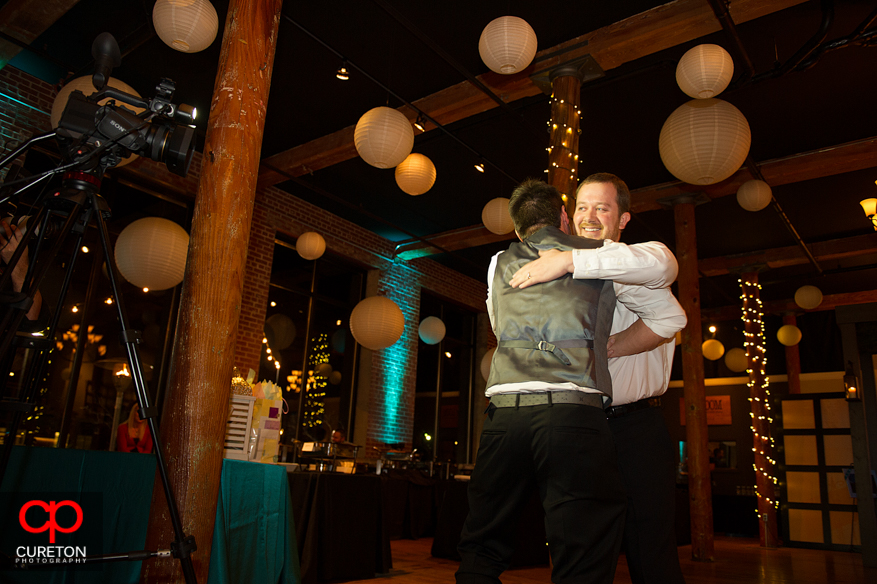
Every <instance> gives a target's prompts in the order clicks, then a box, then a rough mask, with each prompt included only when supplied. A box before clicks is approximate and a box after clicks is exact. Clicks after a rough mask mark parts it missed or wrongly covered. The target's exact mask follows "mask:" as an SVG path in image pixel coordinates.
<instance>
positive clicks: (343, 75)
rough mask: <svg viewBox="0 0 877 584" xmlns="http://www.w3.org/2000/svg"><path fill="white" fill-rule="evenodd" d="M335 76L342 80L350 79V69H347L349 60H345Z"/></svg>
mask: <svg viewBox="0 0 877 584" xmlns="http://www.w3.org/2000/svg"><path fill="white" fill-rule="evenodd" d="M335 77H337V78H338V79H340V80H341V81H347V80H348V79H350V71H348V70H347V61H344V63H342V64H341V67H340V68H339V69H338V71H337V72H336V73H335Z"/></svg>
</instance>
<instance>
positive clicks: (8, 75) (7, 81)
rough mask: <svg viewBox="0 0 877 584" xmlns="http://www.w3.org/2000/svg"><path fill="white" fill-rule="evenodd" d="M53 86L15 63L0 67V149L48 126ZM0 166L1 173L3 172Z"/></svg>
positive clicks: (2, 149)
mask: <svg viewBox="0 0 877 584" xmlns="http://www.w3.org/2000/svg"><path fill="white" fill-rule="evenodd" d="M55 93H56V91H55V88H54V87H52V86H51V85H49V84H48V83H45V82H43V81H41V80H39V79H37V78H36V77H31V76H30V75H28V74H27V73H25V72H24V71H20V70H18V69H16V68H15V67H10V66H8V65H7V66H6V67H4V68H3V69H0V153H3V154H6V153H8V152H9V151H11V150H14V149H15V148H17V147H18V146H20V145H21V144H22V143H24V142H25V141H27V140H28V139H30V138H31V137H32V136H36V135H39V134H43V133H45V132H48V131H49V130H51V127H50V126H51V123H50V122H49V112H50V111H51V110H52V101H53V100H54V98H55ZM7 170H8V169H7V168H4V169H3V171H2V172H3V174H2V176H6V171H7Z"/></svg>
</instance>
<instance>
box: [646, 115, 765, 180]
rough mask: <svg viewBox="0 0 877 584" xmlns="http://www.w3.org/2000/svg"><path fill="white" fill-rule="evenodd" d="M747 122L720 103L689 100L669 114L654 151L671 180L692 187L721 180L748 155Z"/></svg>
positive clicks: (732, 172) (733, 171)
mask: <svg viewBox="0 0 877 584" xmlns="http://www.w3.org/2000/svg"><path fill="white" fill-rule="evenodd" d="M750 141H751V134H750V132H749V122H747V121H746V118H745V117H744V116H743V114H742V113H740V110H738V109H737V108H736V107H734V106H733V105H731V104H730V103H728V102H725V101H722V100H720V99H715V98H710V99H693V100H691V101H689V102H688V103H685V104H683V105H681V106H679V107H678V108H677V109H676V111H674V112H673V113H672V114H670V117H669V118H667V121H666V122H664V127H663V128H661V136H660V138H659V139H658V149H659V150H660V152H661V160H662V161H663V162H664V166H666V167H667V170H669V171H670V172H671V173H672V174H673V176H675V177H676V178H678V179H679V180H681V181H685V182H687V183H690V184H693V185H711V184H714V183H717V182H720V181H723V180H725V179H726V178H728V177H729V176H731V175H732V174H734V173H735V172H737V169H739V168H740V165H741V164H743V161H744V160H746V155H747V153H748V152H749V144H750Z"/></svg>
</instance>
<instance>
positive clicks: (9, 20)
mask: <svg viewBox="0 0 877 584" xmlns="http://www.w3.org/2000/svg"><path fill="white" fill-rule="evenodd" d="M77 2H79V0H39V1H38V2H34V1H33V0H9V2H7V3H6V4H4V5H3V7H2V8H0V31H2V32H3V33H5V34H7V35H9V36H11V37H13V38H15V39H17V40H19V41H21V42H22V43H24V44H27V45H29V44H31V43H32V42H34V41H35V40H36V39H37V37H38V36H40V35H41V34H43V33H44V32H45V31H46V30H47V29H48V28H49V27H50V26H52V25H53V24H55V22H56V21H57V20H58V19H59V18H61V17H62V16H63V15H64V14H66V13H67V11H68V10H70V9H71V8H73V7H74V6H75V5H76V3H77ZM22 50H24V49H22V48H21V47H20V46H18V45H17V44H15V43H11V42H9V41H7V40H5V39H0V69H2V68H3V67H5V66H6V63H8V62H9V61H11V60H12V58H13V57H15V55H17V54H18V53H20V52H21V51H22Z"/></svg>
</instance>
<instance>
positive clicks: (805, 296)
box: [795, 286, 822, 310]
mask: <svg viewBox="0 0 877 584" xmlns="http://www.w3.org/2000/svg"><path fill="white" fill-rule="evenodd" d="M795 304H797V305H798V306H800V307H801V308H803V309H805V310H813V309H814V308H816V307H817V306H819V305H820V304H822V290H820V289H819V288H817V287H816V286H801V287H800V288H798V290H797V291H796V292H795Z"/></svg>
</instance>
